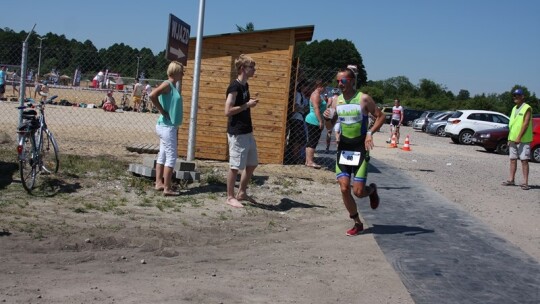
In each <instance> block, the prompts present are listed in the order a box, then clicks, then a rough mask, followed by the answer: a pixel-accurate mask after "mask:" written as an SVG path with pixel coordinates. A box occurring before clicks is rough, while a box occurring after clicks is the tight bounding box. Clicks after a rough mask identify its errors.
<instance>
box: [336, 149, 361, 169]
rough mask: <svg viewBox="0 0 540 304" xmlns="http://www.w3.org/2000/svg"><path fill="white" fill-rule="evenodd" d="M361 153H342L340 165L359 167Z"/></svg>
mask: <svg viewBox="0 0 540 304" xmlns="http://www.w3.org/2000/svg"><path fill="white" fill-rule="evenodd" d="M360 156H362V153H361V152H356V151H341V156H340V158H339V163H340V164H342V165H347V166H358V165H359V164H360Z"/></svg>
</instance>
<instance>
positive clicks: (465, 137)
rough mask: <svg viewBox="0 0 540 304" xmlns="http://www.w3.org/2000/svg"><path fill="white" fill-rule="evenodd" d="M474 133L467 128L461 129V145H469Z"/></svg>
mask: <svg viewBox="0 0 540 304" xmlns="http://www.w3.org/2000/svg"><path fill="white" fill-rule="evenodd" d="M473 135H474V133H473V132H472V131H469V130H465V131H461V133H459V143H460V144H462V145H470V144H472V137H473Z"/></svg>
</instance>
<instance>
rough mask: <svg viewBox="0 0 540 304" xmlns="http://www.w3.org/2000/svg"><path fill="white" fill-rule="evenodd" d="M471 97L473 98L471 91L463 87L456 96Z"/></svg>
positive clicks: (460, 98)
mask: <svg viewBox="0 0 540 304" xmlns="http://www.w3.org/2000/svg"><path fill="white" fill-rule="evenodd" d="M469 98H471V93H469V91H467V90H463V89H461V90H459V93H458V94H457V96H456V99H457V100H467V99H469Z"/></svg>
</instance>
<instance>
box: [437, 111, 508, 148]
mask: <svg viewBox="0 0 540 304" xmlns="http://www.w3.org/2000/svg"><path fill="white" fill-rule="evenodd" d="M509 121H510V119H509V118H508V116H506V115H504V114H502V113H498V112H493V111H485V110H458V111H456V112H455V113H454V114H453V115H452V116H451V117H450V118H448V121H447V122H446V127H445V128H444V131H445V132H446V134H448V136H450V138H451V139H452V141H453V142H454V143H456V144H457V143H459V144H463V145H471V144H472V143H473V142H472V137H473V135H474V133H476V132H478V131H481V130H486V129H493V128H504V127H506V126H508V122H509Z"/></svg>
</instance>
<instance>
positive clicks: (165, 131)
mask: <svg viewBox="0 0 540 304" xmlns="http://www.w3.org/2000/svg"><path fill="white" fill-rule="evenodd" d="M156 133H157V134H158V135H159V152H158V156H157V160H156V162H157V163H158V164H160V165H165V166H167V167H170V168H174V165H175V164H176V159H177V158H178V149H177V145H178V127H171V126H162V125H156Z"/></svg>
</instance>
